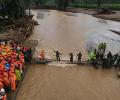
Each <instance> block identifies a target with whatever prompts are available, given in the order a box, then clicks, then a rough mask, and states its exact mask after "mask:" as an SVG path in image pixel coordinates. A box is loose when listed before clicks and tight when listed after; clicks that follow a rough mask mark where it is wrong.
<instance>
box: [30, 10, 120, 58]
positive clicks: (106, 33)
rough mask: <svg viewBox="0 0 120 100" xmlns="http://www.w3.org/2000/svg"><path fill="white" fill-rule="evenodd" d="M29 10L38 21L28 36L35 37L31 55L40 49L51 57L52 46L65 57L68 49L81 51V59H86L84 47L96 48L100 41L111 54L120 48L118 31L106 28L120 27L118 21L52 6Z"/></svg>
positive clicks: (52, 53) (115, 28) (85, 48)
mask: <svg viewBox="0 0 120 100" xmlns="http://www.w3.org/2000/svg"><path fill="white" fill-rule="evenodd" d="M32 13H33V14H34V15H35V16H34V19H35V20H36V21H38V23H39V25H38V26H36V27H35V30H34V34H33V35H32V36H31V39H33V40H38V41H39V43H38V46H37V49H36V53H35V56H37V55H38V53H39V51H40V50H41V49H44V50H45V51H46V58H49V59H54V58H55V56H54V52H53V50H59V51H60V52H61V53H62V59H68V58H69V56H68V54H69V53H71V52H73V53H74V55H76V54H77V53H78V52H79V51H81V52H82V54H83V59H87V53H86V50H88V49H90V48H96V47H97V45H98V44H99V43H100V42H106V43H107V50H106V52H108V51H112V53H113V54H115V53H118V52H119V51H120V35H118V34H115V33H113V32H111V31H110V30H109V29H113V30H117V31H120V23H119V22H115V21H108V20H104V19H98V18H95V17H93V16H91V15H87V14H81V13H71V12H62V11H56V10H33V11H32Z"/></svg>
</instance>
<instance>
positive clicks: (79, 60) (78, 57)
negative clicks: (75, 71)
mask: <svg viewBox="0 0 120 100" xmlns="http://www.w3.org/2000/svg"><path fill="white" fill-rule="evenodd" d="M81 57H82V54H81V52H79V53H78V54H77V59H78V63H81Z"/></svg>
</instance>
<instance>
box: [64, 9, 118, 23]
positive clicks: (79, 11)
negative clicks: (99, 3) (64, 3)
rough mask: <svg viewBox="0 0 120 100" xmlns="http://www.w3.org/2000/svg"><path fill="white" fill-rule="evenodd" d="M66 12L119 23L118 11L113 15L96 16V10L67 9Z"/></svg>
mask: <svg viewBox="0 0 120 100" xmlns="http://www.w3.org/2000/svg"><path fill="white" fill-rule="evenodd" d="M66 11H69V12H73V13H84V14H89V15H93V16H94V17H97V18H101V19H106V20H112V21H118V22H120V11H115V13H114V14H98V13H97V12H96V9H86V8H68V9H67V10H66Z"/></svg>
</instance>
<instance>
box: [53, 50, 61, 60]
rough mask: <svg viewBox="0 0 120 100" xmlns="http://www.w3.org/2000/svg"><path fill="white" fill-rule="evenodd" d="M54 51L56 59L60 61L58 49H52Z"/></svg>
mask: <svg viewBox="0 0 120 100" xmlns="http://www.w3.org/2000/svg"><path fill="white" fill-rule="evenodd" d="M54 52H55V53H56V60H57V61H60V55H61V53H60V52H59V51H54Z"/></svg>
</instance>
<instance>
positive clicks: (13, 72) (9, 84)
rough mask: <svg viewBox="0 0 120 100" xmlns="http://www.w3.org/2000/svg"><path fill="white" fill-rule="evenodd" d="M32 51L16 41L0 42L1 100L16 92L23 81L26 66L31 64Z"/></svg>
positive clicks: (5, 99)
mask: <svg viewBox="0 0 120 100" xmlns="http://www.w3.org/2000/svg"><path fill="white" fill-rule="evenodd" d="M31 53H32V50H31V49H30V48H26V47H23V45H22V44H18V43H16V42H14V41H0V100H7V94H8V93H10V92H11V91H12V92H14V91H15V90H16V88H17V86H18V85H19V82H20V81H21V79H22V74H23V71H24V69H25V65H26V64H29V63H30V60H31V57H32V55H31Z"/></svg>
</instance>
